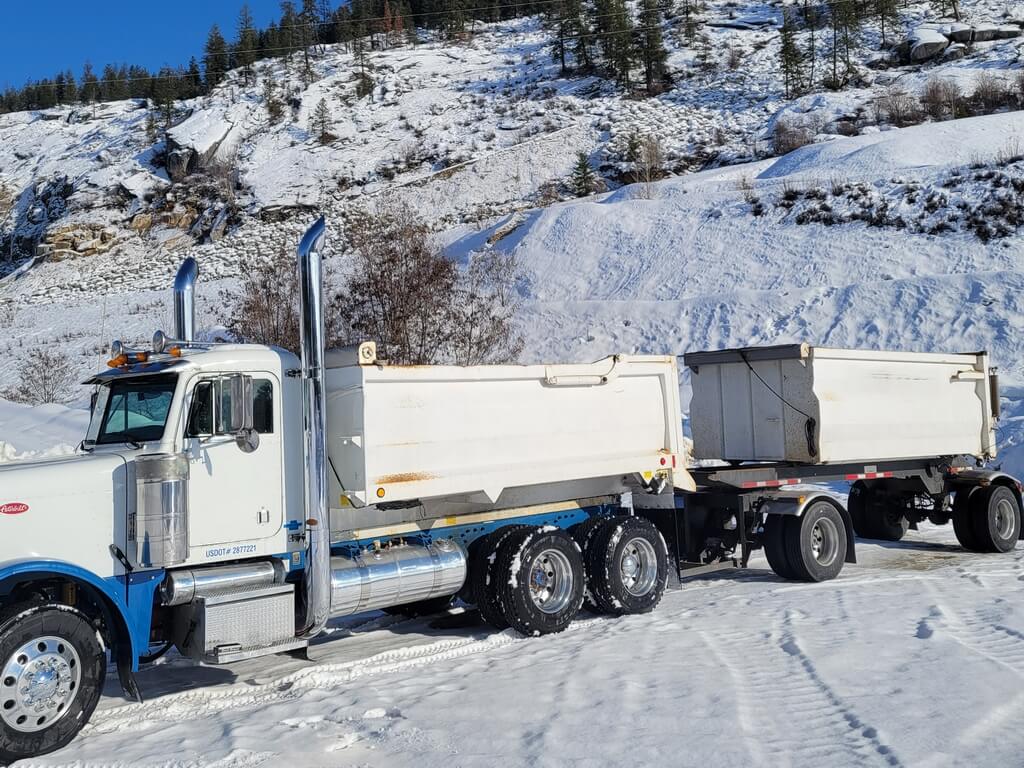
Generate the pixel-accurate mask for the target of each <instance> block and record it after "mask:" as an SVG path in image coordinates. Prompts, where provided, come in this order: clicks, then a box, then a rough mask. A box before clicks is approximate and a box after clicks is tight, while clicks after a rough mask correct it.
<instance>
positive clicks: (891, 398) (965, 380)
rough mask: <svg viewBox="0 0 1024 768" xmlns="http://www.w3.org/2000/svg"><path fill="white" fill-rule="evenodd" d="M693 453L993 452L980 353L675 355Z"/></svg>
mask: <svg viewBox="0 0 1024 768" xmlns="http://www.w3.org/2000/svg"><path fill="white" fill-rule="evenodd" d="M684 360H685V362H686V365H687V366H688V367H689V369H690V373H691V381H692V384H693V400H692V401H691V403H690V424H691V428H692V431H693V452H694V456H695V457H696V458H698V459H724V460H732V461H786V462H800V463H839V462H849V461H880V460H885V459H910V458H922V457H932V456H961V455H970V456H976V457H978V458H980V459H986V458H991V457H994V456H995V452H996V440H995V431H994V421H995V418H994V416H993V399H994V397H995V400H996V405H998V398H997V395H996V396H994V395H993V392H994V391H995V390H996V388H997V387H996V383H995V382H996V379H995V377H994V376H993V375H991V374H990V373H989V368H988V355H987V354H986V353H984V352H978V353H973V354H927V353H913V352H869V351H865V350H855V349H831V348H828V347H814V346H810V345H808V344H793V345H787V346H775V347H749V348H744V349H729V350H722V351H717V352H696V353H692V354H688V355H686V356H685V357H684Z"/></svg>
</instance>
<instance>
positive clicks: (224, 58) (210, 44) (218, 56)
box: [203, 24, 229, 91]
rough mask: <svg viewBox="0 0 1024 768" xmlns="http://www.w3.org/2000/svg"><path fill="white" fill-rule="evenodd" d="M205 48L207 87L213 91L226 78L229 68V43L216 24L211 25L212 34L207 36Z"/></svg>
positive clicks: (204, 59)
mask: <svg viewBox="0 0 1024 768" xmlns="http://www.w3.org/2000/svg"><path fill="white" fill-rule="evenodd" d="M203 50H204V56H203V64H204V66H205V67H206V88H207V90H210V91H212V90H213V89H214V88H216V87H217V86H218V85H220V83H221V82H222V81H223V80H224V75H225V74H226V73H227V71H228V68H229V61H228V45H227V43H226V42H224V36H223V35H222V34H221V33H220V28H219V27H218V26H217V25H216V24H214V25H213V26H212V27H210V34H209V35H207V37H206V46H205V48H204V49H203Z"/></svg>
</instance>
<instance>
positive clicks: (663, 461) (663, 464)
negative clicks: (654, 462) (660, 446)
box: [661, 456, 668, 467]
mask: <svg viewBox="0 0 1024 768" xmlns="http://www.w3.org/2000/svg"><path fill="white" fill-rule="evenodd" d="M667 463H668V462H666V461H665V457H664V456H662V457H661V466H663V467H664V466H665V464H667Z"/></svg>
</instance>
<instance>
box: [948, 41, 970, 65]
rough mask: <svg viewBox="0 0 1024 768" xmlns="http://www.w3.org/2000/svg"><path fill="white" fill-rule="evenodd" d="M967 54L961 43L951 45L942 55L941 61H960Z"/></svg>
mask: <svg viewBox="0 0 1024 768" xmlns="http://www.w3.org/2000/svg"><path fill="white" fill-rule="evenodd" d="M966 53H967V46H966V45H964V44H963V43H953V44H952V45H950V46H949V48H947V49H946V50H945V51H943V53H942V60H943V61H956V60H957V59H962V58H963V57H964V55H965V54H966Z"/></svg>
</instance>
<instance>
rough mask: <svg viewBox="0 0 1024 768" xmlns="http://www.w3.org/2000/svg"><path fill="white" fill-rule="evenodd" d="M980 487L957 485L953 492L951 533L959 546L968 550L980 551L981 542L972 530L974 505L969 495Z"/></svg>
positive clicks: (972, 494) (976, 491)
mask: <svg viewBox="0 0 1024 768" xmlns="http://www.w3.org/2000/svg"><path fill="white" fill-rule="evenodd" d="M980 490H981V489H980V488H978V487H977V486H971V487H959V488H957V491H956V493H955V494H953V533H955V534H956V540H957V541H959V542H960V546H961V547H963V548H964V549H966V550H967V551H968V552H981V551H982V547H981V542H979V541H978V534H977V533H976V532H975V530H974V512H973V509H974V505H973V503H972V502H971V497H972V496H974V495H975V494H976V493H978V492H979V491H980Z"/></svg>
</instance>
